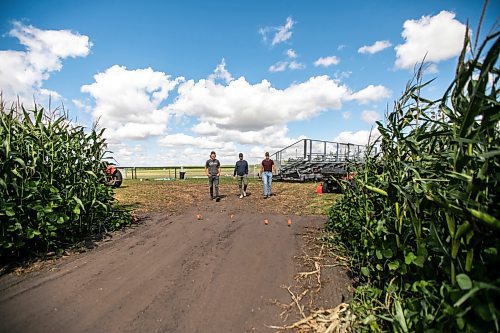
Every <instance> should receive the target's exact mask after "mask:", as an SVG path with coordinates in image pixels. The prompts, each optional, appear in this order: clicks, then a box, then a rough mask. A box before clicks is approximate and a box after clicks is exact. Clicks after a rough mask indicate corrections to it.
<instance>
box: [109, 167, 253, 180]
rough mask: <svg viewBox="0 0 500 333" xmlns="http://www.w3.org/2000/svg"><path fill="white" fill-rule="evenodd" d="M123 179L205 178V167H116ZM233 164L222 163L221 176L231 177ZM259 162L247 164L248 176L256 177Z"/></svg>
mask: <svg viewBox="0 0 500 333" xmlns="http://www.w3.org/2000/svg"><path fill="white" fill-rule="evenodd" d="M118 170H120V172H121V173H122V176H123V179H157V180H174V179H187V178H206V177H207V176H206V175H205V167H202V166H187V167H184V166H182V167H180V166H165V167H118ZM233 172H234V165H231V166H229V165H222V166H221V177H233ZM259 172H260V165H259V164H252V165H249V166H248V177H251V178H258V177H259Z"/></svg>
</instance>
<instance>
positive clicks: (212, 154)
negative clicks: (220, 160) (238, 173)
mask: <svg viewBox="0 0 500 333" xmlns="http://www.w3.org/2000/svg"><path fill="white" fill-rule="evenodd" d="M215 156H216V155H215V152H214V151H213V150H212V151H211V152H210V158H211V159H213V160H215Z"/></svg>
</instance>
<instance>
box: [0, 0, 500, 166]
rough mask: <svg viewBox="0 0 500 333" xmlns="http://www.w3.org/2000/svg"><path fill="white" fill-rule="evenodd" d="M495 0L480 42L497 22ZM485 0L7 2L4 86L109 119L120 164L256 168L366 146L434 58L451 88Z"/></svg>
mask: <svg viewBox="0 0 500 333" xmlns="http://www.w3.org/2000/svg"><path fill="white" fill-rule="evenodd" d="M499 7H500V5H499V2H498V1H490V4H489V7H488V10H487V14H486V17H485V20H484V24H483V26H482V30H481V34H480V35H481V36H484V34H486V33H487V31H488V30H490V29H491V28H492V27H493V26H494V24H495V21H496V20H497V18H498V13H499V12H500V11H499ZM481 9H482V3H481V1H456V0H455V1H446V0H443V1H435V0H432V1H431V0H422V1H333V0H332V1H305V0H304V1H189V0H188V1H22V0H17V1H13V0H0V90H2V92H3V97H4V100H5V101H6V102H7V103H9V102H11V101H13V100H14V99H15V98H16V97H17V96H19V98H20V99H21V101H23V103H24V104H25V105H27V106H32V103H33V102H32V101H33V96H35V98H36V101H37V103H38V104H41V105H45V106H46V105H47V101H48V96H49V95H50V96H51V100H52V106H54V105H56V106H57V105H61V104H64V106H65V108H66V109H67V110H68V111H69V114H70V117H71V118H72V119H73V120H74V121H75V122H78V123H79V124H82V125H84V126H91V124H92V123H93V122H94V121H95V120H96V119H98V118H99V119H100V125H101V126H102V127H106V128H107V130H106V132H105V133H106V136H107V138H108V142H109V148H110V149H111V150H113V152H114V154H113V155H114V156H115V158H116V160H117V161H118V163H119V164H120V165H122V166H153V165H202V164H204V161H205V160H206V159H207V158H208V155H209V153H210V151H211V150H215V151H217V154H218V158H219V159H220V160H221V161H222V162H223V163H227V164H232V163H233V162H234V161H235V160H237V154H238V153H239V152H240V151H241V152H243V153H244V154H245V156H246V159H248V160H249V161H250V162H256V161H259V160H260V159H262V158H263V155H264V152H265V151H270V152H273V151H276V150H278V149H280V148H282V147H285V146H286V145H288V144H291V143H293V142H295V141H297V140H299V139H301V138H313V139H322V140H331V141H342V142H351V143H365V142H366V141H367V137H368V132H369V131H370V129H371V128H372V127H373V126H374V121H375V120H377V119H382V118H383V115H384V112H385V111H386V109H387V108H389V109H390V108H391V107H392V105H393V101H394V100H395V99H397V98H398V96H399V95H400V94H401V92H402V91H403V90H404V86H405V84H406V82H407V81H408V80H409V79H411V78H412V75H413V68H414V65H415V63H417V62H419V61H420V60H421V59H422V58H423V57H424V55H426V54H427V58H426V59H427V60H428V71H427V73H426V75H425V79H432V78H436V80H435V81H434V82H433V84H432V85H430V86H429V87H428V88H426V90H425V91H424V92H423V93H424V95H425V97H428V98H438V97H440V96H441V95H442V93H443V91H444V90H445V89H446V87H447V86H448V85H449V83H450V82H451V79H452V77H453V72H454V68H455V64H456V61H457V55H458V53H459V51H460V48H461V43H462V38H463V35H464V31H465V24H466V22H467V21H469V24H470V27H471V30H472V37H473V38H475V37H476V33H477V31H476V30H477V24H478V21H479V17H480V15H481Z"/></svg>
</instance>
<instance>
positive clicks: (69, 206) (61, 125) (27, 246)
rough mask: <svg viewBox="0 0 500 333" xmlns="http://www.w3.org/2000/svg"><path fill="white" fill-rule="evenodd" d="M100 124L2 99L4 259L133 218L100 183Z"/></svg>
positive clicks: (0, 241)
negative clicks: (84, 124)
mask: <svg viewBox="0 0 500 333" xmlns="http://www.w3.org/2000/svg"><path fill="white" fill-rule="evenodd" d="M105 146H106V143H105V140H104V138H103V130H101V131H98V130H97V128H96V127H95V126H94V127H93V128H91V129H90V130H88V131H87V130H85V129H84V128H82V127H81V126H78V125H75V124H73V123H71V122H70V121H69V119H68V117H67V115H65V114H64V113H58V112H57V111H56V112H50V113H49V112H46V111H45V110H44V109H43V108H37V107H36V106H35V108H34V109H33V110H26V109H25V108H24V107H22V106H20V107H16V106H13V107H11V108H9V109H7V108H6V107H5V104H4V103H3V102H0V160H1V164H0V256H1V260H2V261H8V260H19V259H22V258H24V257H26V256H33V255H43V254H44V253H46V252H48V251H60V250H62V249H64V248H67V247H68V246H72V245H73V244H75V243H78V242H80V241H82V240H83V238H85V237H88V236H90V235H93V234H97V233H100V232H103V231H106V230H114V229H117V228H120V227H122V226H123V225H126V224H127V223H128V222H129V221H130V216H129V214H128V213H127V212H125V211H122V210H119V209H117V208H116V207H115V206H116V205H115V204H114V200H113V192H112V189H110V188H109V187H106V186H104V185H103V182H102V180H103V177H104V173H103V170H104V163H103V161H102V160H103V156H104V153H105Z"/></svg>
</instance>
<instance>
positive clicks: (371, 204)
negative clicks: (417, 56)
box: [327, 33, 500, 332]
mask: <svg viewBox="0 0 500 333" xmlns="http://www.w3.org/2000/svg"><path fill="white" fill-rule="evenodd" d="M471 44H472V43H471V42H470V40H469V39H466V40H465V43H464V48H463V51H462V54H461V56H460V58H459V62H458V66H457V69H456V76H455V79H454V81H453V82H452V84H451V85H450V87H449V89H448V90H447V91H446V92H445V93H444V95H443V97H442V98H441V99H439V100H434V101H433V100H429V99H426V98H424V97H422V96H421V91H422V89H423V88H424V87H425V86H426V85H427V84H428V83H429V82H426V83H422V79H421V71H420V72H418V73H417V75H416V76H415V79H414V80H412V81H411V82H410V83H409V84H408V85H407V87H406V89H405V92H404V93H403V95H402V96H401V98H400V99H399V100H398V101H397V102H395V105H394V109H393V111H392V112H390V113H389V114H388V115H387V116H386V121H385V122H384V123H382V122H378V130H379V132H380V134H381V138H380V141H379V142H378V143H379V144H380V147H381V151H382V152H381V154H379V155H378V156H376V157H374V158H370V157H369V155H368V156H367V163H366V164H365V166H364V167H363V168H362V169H360V170H358V174H357V179H356V186H353V187H347V188H346V192H345V195H344V196H343V198H342V199H341V200H339V201H338V202H337V203H335V204H334V206H333V207H332V208H331V210H330V212H329V221H328V224H327V228H328V229H330V230H332V231H334V236H331V238H330V243H331V244H332V245H334V246H339V247H340V248H341V249H343V250H346V251H347V252H348V253H349V254H350V257H351V258H352V259H351V260H352V262H351V267H352V270H353V272H354V274H355V275H356V276H357V277H358V279H359V284H358V286H357V288H356V291H355V294H354V299H353V301H352V308H353V310H354V312H355V313H356V316H357V318H358V321H357V324H356V327H355V330H356V331H366V332H381V331H393V332H499V331H500V322H499V317H500V274H499V272H500V270H499V268H498V267H500V260H499V256H498V251H499V244H500V220H499V212H500V197H499V194H498V189H499V185H500V134H499V132H500V124H499V120H500V107H499V102H498V79H499V76H498V75H499V68H498V67H497V65H498V54H499V50H500V41H499V33H495V34H493V35H490V36H489V37H488V38H487V39H486V40H485V41H484V43H483V44H482V45H480V46H479V47H478V48H477V49H476V50H471V49H472V47H471ZM467 50H470V51H469V52H467Z"/></svg>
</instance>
